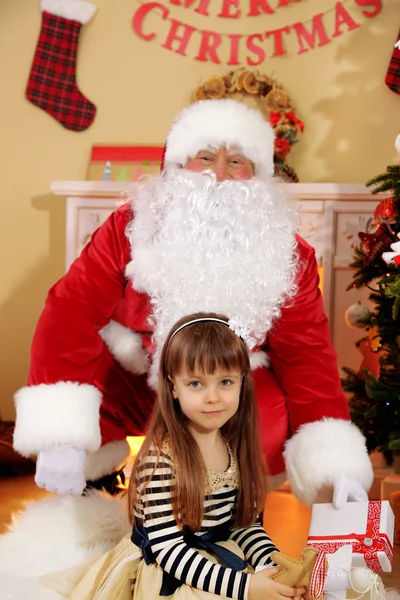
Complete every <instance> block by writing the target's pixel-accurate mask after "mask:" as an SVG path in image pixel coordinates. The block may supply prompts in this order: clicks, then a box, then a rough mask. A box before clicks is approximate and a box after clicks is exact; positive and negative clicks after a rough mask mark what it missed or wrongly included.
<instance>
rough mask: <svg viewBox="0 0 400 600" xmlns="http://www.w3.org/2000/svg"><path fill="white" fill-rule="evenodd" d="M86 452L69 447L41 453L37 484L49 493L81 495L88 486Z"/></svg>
mask: <svg viewBox="0 0 400 600" xmlns="http://www.w3.org/2000/svg"><path fill="white" fill-rule="evenodd" d="M85 468H86V452H85V450H78V449H77V448H71V447H68V446H60V447H56V448H53V449H52V450H43V451H42V452H39V456H38V458H37V463H36V475H35V483H36V485H37V486H38V487H40V488H45V489H46V490H47V491H48V492H57V494H81V493H82V492H83V490H84V489H85V486H86V480H85Z"/></svg>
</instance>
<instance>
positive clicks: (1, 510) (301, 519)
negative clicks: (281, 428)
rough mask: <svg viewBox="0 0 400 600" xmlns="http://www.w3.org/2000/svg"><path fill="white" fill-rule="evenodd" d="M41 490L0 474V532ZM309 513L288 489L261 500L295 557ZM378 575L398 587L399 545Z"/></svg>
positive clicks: (279, 539) (278, 539) (271, 528)
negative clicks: (388, 567) (389, 565)
mask: <svg viewBox="0 0 400 600" xmlns="http://www.w3.org/2000/svg"><path fill="white" fill-rule="evenodd" d="M45 494H46V492H44V491H43V490H40V489H39V488H37V487H36V485H35V483H34V481H33V475H31V474H29V475H19V476H13V477H4V478H0V499H1V500H0V533H2V532H3V531H5V529H6V527H7V524H8V523H10V521H11V515H12V513H13V512H16V511H18V510H20V509H21V508H23V506H24V504H25V503H26V502H27V501H32V500H38V499H39V498H41V497H43V496H44V495H45ZM310 515H311V509H310V508H308V507H306V506H304V505H302V504H300V503H299V502H298V501H297V500H296V499H295V498H294V496H293V495H292V494H291V493H290V492H278V491H277V492H272V493H271V494H269V496H268V498H267V501H266V504H265V511H264V525H265V528H266V530H267V531H268V533H269V535H270V536H271V538H272V539H273V540H274V542H275V543H276V545H277V546H278V547H279V548H280V550H281V551H282V552H284V553H285V554H288V555H289V556H293V557H297V556H298V555H299V553H300V551H301V549H302V548H303V547H304V546H305V544H306V541H307V533H308V527H309V522H310ZM382 579H383V580H384V583H385V584H386V585H387V586H388V587H393V586H399V587H400V546H395V547H394V562H393V571H392V573H385V574H383V577H382Z"/></svg>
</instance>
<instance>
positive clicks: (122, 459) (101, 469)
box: [86, 440, 130, 481]
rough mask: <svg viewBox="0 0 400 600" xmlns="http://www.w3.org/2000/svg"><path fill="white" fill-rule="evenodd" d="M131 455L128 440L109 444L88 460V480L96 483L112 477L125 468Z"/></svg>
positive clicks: (91, 455)
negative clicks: (109, 476) (98, 480)
mask: <svg viewBox="0 0 400 600" xmlns="http://www.w3.org/2000/svg"><path fill="white" fill-rule="evenodd" d="M129 455H130V448H129V444H128V442H127V441H126V440H115V441H114V442H109V443H108V444H105V445H104V446H102V447H101V448H99V449H98V450H97V452H94V453H93V454H88V455H87V458H86V480H87V481H96V480H97V479H100V477H104V476H105V475H110V474H111V473H114V471H117V470H119V469H120V468H122V467H123V466H124V464H125V463H126V461H127V459H128V457H129Z"/></svg>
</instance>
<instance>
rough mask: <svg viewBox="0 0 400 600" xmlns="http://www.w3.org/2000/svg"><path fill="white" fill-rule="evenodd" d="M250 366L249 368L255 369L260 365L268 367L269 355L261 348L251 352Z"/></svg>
mask: <svg viewBox="0 0 400 600" xmlns="http://www.w3.org/2000/svg"><path fill="white" fill-rule="evenodd" d="M250 366H251V370H252V371H255V370H256V369H259V368H260V367H269V356H268V354H267V353H266V352H264V351H263V350H259V351H258V352H252V353H251V354H250Z"/></svg>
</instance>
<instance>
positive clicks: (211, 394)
mask: <svg viewBox="0 0 400 600" xmlns="http://www.w3.org/2000/svg"><path fill="white" fill-rule="evenodd" d="M216 400H218V394H217V390H216V389H215V388H214V387H212V388H210V389H209V390H208V394H207V401H208V402H215V401H216Z"/></svg>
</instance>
